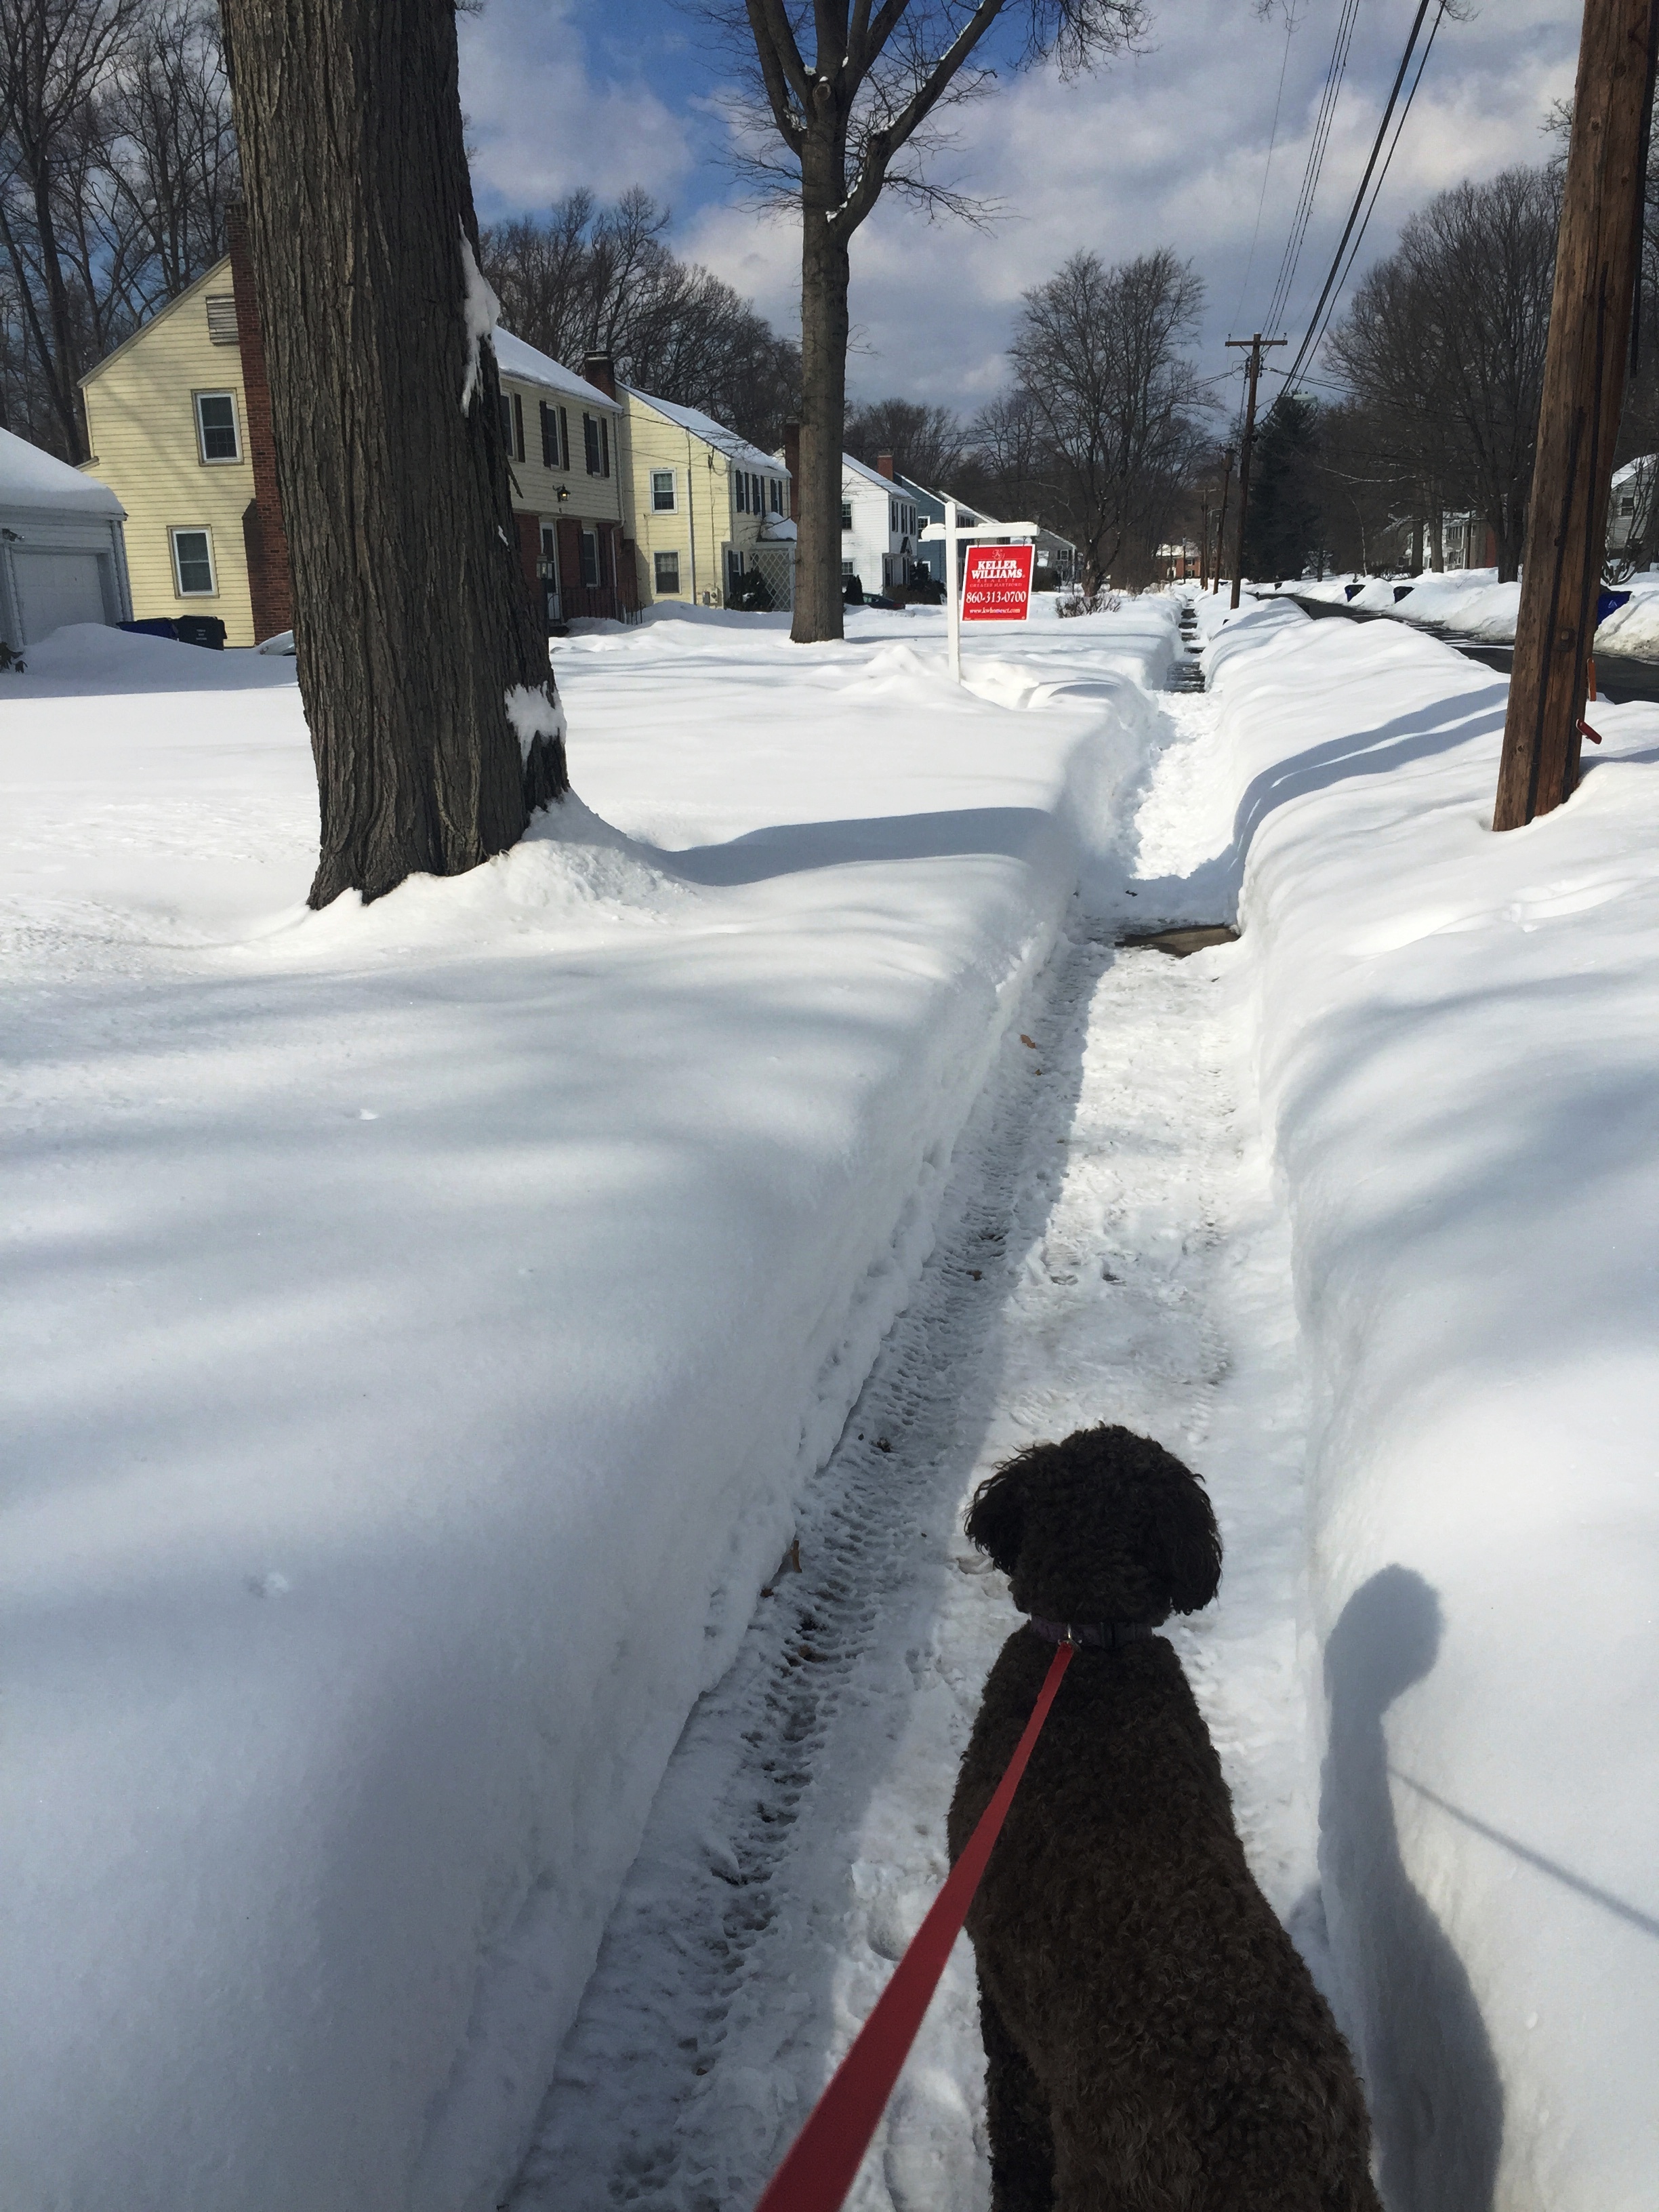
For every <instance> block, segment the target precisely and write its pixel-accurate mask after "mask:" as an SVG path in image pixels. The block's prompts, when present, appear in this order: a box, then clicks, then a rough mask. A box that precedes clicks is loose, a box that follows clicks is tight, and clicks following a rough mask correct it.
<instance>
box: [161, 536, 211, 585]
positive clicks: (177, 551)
mask: <svg viewBox="0 0 1659 2212" xmlns="http://www.w3.org/2000/svg"><path fill="white" fill-rule="evenodd" d="M167 535H168V537H169V538H171V539H172V541H173V582H174V585H175V586H176V587H177V590H178V594H179V598H180V599H212V598H214V597H215V596H216V592H217V591H218V588H219V587H218V586H217V584H216V582H215V580H214V575H213V532H211V531H210V530H171V531H169V532H167Z"/></svg>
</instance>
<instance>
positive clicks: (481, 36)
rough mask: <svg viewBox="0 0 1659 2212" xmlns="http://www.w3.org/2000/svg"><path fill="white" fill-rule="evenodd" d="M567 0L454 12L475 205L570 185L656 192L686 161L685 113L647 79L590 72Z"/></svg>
mask: <svg viewBox="0 0 1659 2212" xmlns="http://www.w3.org/2000/svg"><path fill="white" fill-rule="evenodd" d="M582 15H583V10H582V9H580V8H579V7H578V6H577V5H576V3H575V0H490V4H489V6H488V7H487V8H486V9H485V10H484V12H483V15H477V16H471V17H463V18H462V20H461V24H460V42H461V106H462V107H463V109H464V110H465V115H466V125H467V143H468V145H469V146H470V147H471V149H472V178H473V185H474V189H475V191H477V196H478V200H479V214H480V216H482V217H483V220H485V221H486V222H488V221H489V220H490V218H491V216H493V215H495V214H498V213H501V212H503V211H507V212H517V211H519V210H523V209H526V208H531V209H534V208H544V207H545V206H547V205H548V204H549V203H550V201H552V200H555V199H556V198H559V197H561V196H562V194H564V193H566V192H568V191H572V190H574V187H575V186H576V185H590V186H592V189H593V191H596V192H598V193H599V196H600V197H601V198H605V197H610V196H611V195H614V194H615V193H617V192H620V191H626V190H627V188H628V187H629V185H645V186H646V187H647V190H648V191H653V192H656V193H659V194H665V193H667V192H668V191H671V190H672V189H673V188H674V187H675V186H676V185H678V184H680V183H681V182H682V181H683V180H684V178H685V175H686V173H687V172H688V170H689V169H690V166H691V160H692V155H691V149H690V136H689V133H688V130H687V126H686V122H685V118H684V117H682V116H679V115H677V114H675V113H674V112H673V111H672V110H671V108H669V107H667V106H665V104H664V102H663V101H662V100H660V99H659V97H658V95H657V94H655V93H654V92H653V91H652V90H651V88H649V86H648V85H647V83H646V82H645V80H644V78H643V76H638V77H634V78H629V77H621V78H617V77H612V78H610V79H600V78H598V77H596V76H595V74H594V72H593V71H592V69H591V68H590V64H589V58H588V51H587V42H586V38H585V37H584V35H583V30H582V26H581V18H582Z"/></svg>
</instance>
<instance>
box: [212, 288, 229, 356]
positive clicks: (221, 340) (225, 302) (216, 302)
mask: <svg viewBox="0 0 1659 2212" xmlns="http://www.w3.org/2000/svg"><path fill="white" fill-rule="evenodd" d="M207 325H208V343H209V344H210V345H234V344H235V343H236V295H235V294H234V292H210V293H209V295H208V303H207Z"/></svg>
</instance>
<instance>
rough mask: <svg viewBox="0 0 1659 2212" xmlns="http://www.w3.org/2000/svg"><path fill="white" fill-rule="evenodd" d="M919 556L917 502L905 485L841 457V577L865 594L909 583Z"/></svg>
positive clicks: (860, 462)
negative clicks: (912, 565) (856, 583)
mask: <svg viewBox="0 0 1659 2212" xmlns="http://www.w3.org/2000/svg"><path fill="white" fill-rule="evenodd" d="M915 557H916V503H915V496H914V495H913V494H912V493H911V491H910V490H909V489H908V486H907V485H905V484H902V483H897V482H896V481H895V480H894V478H892V477H888V476H884V475H883V474H882V473H881V471H879V470H878V469H869V468H866V466H865V465H864V463H863V462H862V461H855V460H854V459H853V456H852V455H851V454H850V453H843V454H842V457H841V573H842V577H843V579H845V580H851V579H852V578H853V577H854V576H856V577H857V579H858V580H859V582H860V584H861V585H862V586H864V589H865V591H866V592H871V593H873V592H880V591H884V590H885V589H886V587H887V586H888V585H889V584H895V585H897V584H902V583H904V582H905V581H907V573H906V571H907V564H908V562H913V561H914V560H915Z"/></svg>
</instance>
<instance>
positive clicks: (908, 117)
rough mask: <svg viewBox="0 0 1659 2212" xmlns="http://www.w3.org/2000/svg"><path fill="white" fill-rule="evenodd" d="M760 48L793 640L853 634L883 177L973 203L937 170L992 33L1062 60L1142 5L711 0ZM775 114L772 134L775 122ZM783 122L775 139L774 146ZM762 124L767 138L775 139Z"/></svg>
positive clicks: (1138, 14) (758, 124)
mask: <svg viewBox="0 0 1659 2212" xmlns="http://www.w3.org/2000/svg"><path fill="white" fill-rule="evenodd" d="M702 4H703V11H704V13H705V14H706V15H708V17H710V18H711V19H712V20H713V21H715V22H716V23H718V24H720V25H721V26H723V27H724V28H725V29H726V31H727V33H730V34H731V35H732V37H733V38H734V39H735V40H738V41H740V43H741V46H742V48H743V50H744V51H745V52H747V53H748V54H750V56H751V57H752V70H751V76H752V82H751V84H750V100H749V102H748V105H747V106H746V108H745V110H744V113H745V116H746V118H747V119H748V121H749V122H750V124H751V125H753V129H752V130H751V131H750V134H749V137H748V139H747V143H748V144H749V146H750V157H749V166H750V170H751V173H753V174H754V176H755V177H756V178H757V180H758V181H759V182H760V183H761V184H762V185H763V186H764V187H766V188H769V189H770V190H771V191H773V192H774V193H775V194H776V195H778V196H780V197H783V198H785V199H786V200H787V203H788V204H790V205H791V206H792V207H794V208H798V209H799V212H800V218H801V310H800V317H801V416H800V482H799V484H798V486H797V512H798V514H799V526H800V548H799V565H798V568H797V570H796V581H795V612H794V621H793V630H792V634H793V636H794V637H795V638H796V639H797V640H799V641H801V642H804V643H805V642H811V641H816V640H819V639H824V638H839V637H840V636H841V635H842V580H841V456H842V439H843V435H844V426H845V421H846V414H847V341H848V283H849V279H850V264H849V260H848V249H849V246H850V244H851V241H852V239H853V235H854V233H855V232H856V231H857V229H858V228H859V227H860V224H861V223H862V222H864V221H865V220H866V217H867V216H869V214H870V212H871V210H872V209H873V208H874V206H875V204H876V203H877V201H878V199H879V198H880V197H881V194H882V191H883V190H884V188H887V187H891V188H892V189H893V190H895V191H899V192H902V193H904V194H906V195H908V196H909V197H912V198H914V199H915V200H916V201H918V202H919V203H920V204H923V205H925V206H927V207H928V208H930V209H933V210H938V209H940V208H950V207H955V208H957V210H962V209H963V208H964V207H965V206H966V203H964V202H963V200H962V198H961V197H960V196H959V195H957V194H956V193H955V192H953V191H951V189H950V188H949V187H947V186H945V185H942V184H940V183H939V182H938V181H937V180H935V179H932V178H930V177H929V175H928V173H927V166H926V157H927V155H928V153H929V152H930V151H936V150H937V149H938V147H939V143H940V142H939V135H938V134H939V120H940V118H941V117H942V115H943V114H944V113H945V111H946V110H947V109H948V108H949V107H951V106H952V105H954V104H956V103H957V102H959V101H961V100H965V99H969V98H971V97H972V96H973V95H974V94H976V93H980V92H983V91H984V90H986V89H987V87H988V85H989V82H990V75H991V73H990V71H989V70H988V68H987V66H986V54H987V40H988V38H989V36H990V33H991V32H992V30H993V29H994V27H995V26H996V25H997V24H998V22H999V21H1000V19H1001V18H1003V17H1004V16H1005V15H1006V17H1007V18H1008V20H1009V21H1010V22H1012V23H1014V24H1016V25H1017V27H1018V44H1017V46H1016V50H1015V53H1014V57H1013V58H1014V61H1015V65H1016V66H1018V65H1019V64H1024V63H1030V62H1034V61H1036V60H1038V59H1040V58H1045V57H1048V56H1051V55H1052V56H1056V57H1057V58H1058V59H1059V61H1060V66H1061V68H1062V69H1065V70H1077V69H1081V68H1083V67H1085V65H1086V64H1088V63H1090V62H1091V61H1092V60H1093V59H1094V58H1095V57H1096V56H1097V55H1099V54H1102V53H1106V52H1114V51H1115V50H1117V49H1118V48H1120V47H1121V46H1123V45H1124V44H1125V43H1126V42H1127V41H1128V40H1130V39H1131V38H1132V37H1133V34H1134V33H1135V32H1136V31H1137V29H1138V28H1139V26H1140V23H1141V21H1142V11H1141V0H811V5H808V4H806V0H702ZM768 126H769V128H768ZM771 132H775V134H776V141H777V142H778V143H770V133H771ZM763 133H765V134H766V135H765V137H763V135H762V134H763Z"/></svg>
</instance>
